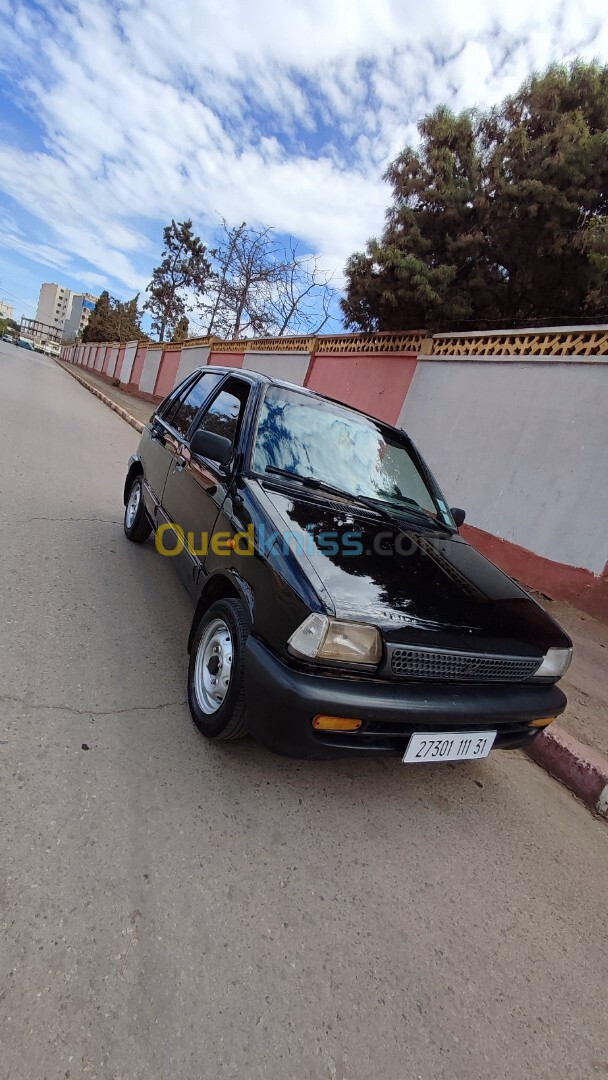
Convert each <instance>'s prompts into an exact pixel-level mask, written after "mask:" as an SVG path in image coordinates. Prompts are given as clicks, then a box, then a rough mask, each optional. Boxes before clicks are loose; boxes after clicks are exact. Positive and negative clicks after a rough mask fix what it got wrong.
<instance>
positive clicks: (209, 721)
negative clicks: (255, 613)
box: [188, 599, 249, 739]
mask: <svg viewBox="0 0 608 1080" xmlns="http://www.w3.org/2000/svg"><path fill="white" fill-rule="evenodd" d="M248 633H249V624H248V620H247V616H246V614H245V609H244V607H243V605H242V604H241V602H240V601H239V600H232V599H230V600H217V601H216V603H215V604H212V605H211V607H210V608H209V609H208V610H207V611H206V612H205V614H204V615H203V617H202V619H201V621H200V623H199V625H198V627H197V631H196V634H195V636H194V641H193V643H192V651H191V653H190V664H189V667H188V704H189V706H190V712H191V714H192V719H193V720H194V723H195V724H196V726H197V728H198V729H199V731H200V732H201V733H202V734H203V735H205V736H206V737H207V738H208V739H240V738H242V736H243V735H245V734H246V733H247V723H246V716H245V688H244V685H243V668H244V659H245V642H246V640H247V635H248Z"/></svg>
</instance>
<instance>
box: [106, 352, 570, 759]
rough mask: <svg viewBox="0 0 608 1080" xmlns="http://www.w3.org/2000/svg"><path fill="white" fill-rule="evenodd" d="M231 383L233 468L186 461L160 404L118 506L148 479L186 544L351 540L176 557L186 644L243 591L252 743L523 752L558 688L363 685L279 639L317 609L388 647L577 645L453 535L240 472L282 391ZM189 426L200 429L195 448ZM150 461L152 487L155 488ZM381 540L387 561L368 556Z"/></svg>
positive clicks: (160, 518) (251, 377) (326, 752)
mask: <svg viewBox="0 0 608 1080" xmlns="http://www.w3.org/2000/svg"><path fill="white" fill-rule="evenodd" d="M203 370H205V371H212V370H218V371H221V370H222V369H213V368H205V369H203ZM224 371H225V376H226V378H239V379H243V380H245V381H246V382H247V383H248V384H249V387H250V393H249V400H248V402H247V405H246V408H245V414H244V417H243V421H242V424H241V429H240V435H239V445H238V446H237V447H235V454H234V456H233V460H232V463H231V466H229V467H222V466H218V465H217V463H213V462H210V461H208V460H203V459H195V458H193V457H191V455H190V452H189V447H188V442H187V440H184V439H183V438H182V437H181V436H177V435H176V433H175V432H174V431H172V430H171V429H170V427H168V426H167V425H166V424H165V423H164V422H163V420H162V411H163V406H164V404H165V403H163V404H162V405H161V406H159V407H158V409H157V411H156V413H155V414H154V415H153V416H152V418H151V421H150V423H149V424H148V426H147V427H146V429H145V430H144V433H143V435H142V439H141V443H140V448H139V450H138V453H137V454H136V455H134V457H133V458H132V459H131V461H130V463H129V472H128V475H127V482H126V484H125V501H126V493H127V490H128V487H129V483H130V481H129V477H131V476H132V475H133V471H141V472H143V474H144V481H145V483H144V493H145V505H146V511H147V513H148V515H149V517H150V520H151V522H152V524H153V526H154V527H157V526H158V525H160V524H162V523H169V522H171V521H176V522H177V523H178V524H180V525H182V527H183V528H184V531H185V532H187V531H188V530H191V531H193V532H194V533H195V535H196V536H200V532H201V530H208V531H209V532H216V533H217V532H227V533H230V534H231V535H234V534H235V533H238V532H244V531H246V530H247V528H248V526H251V525H253V526H254V529H255V531H256V536H257V534H258V531H259V529H260V526H261V525H264V528H265V530H266V533H267V534H268V533H271V532H274V531H276V530H280V531H287V532H292V533H293V532H300V533H303V534H304V533H305V532H306V530H307V529H308V531H309V532H310V534H312V536H313V537H316V538H318V536H319V534H320V533H324V532H328V531H335V530H339V531H341V532H342V531H344V530H356V531H357V532H359V533H360V534H361V538H362V543H363V549H364V550H363V553H362V554H360V555H357V556H353V555H348V554H345V553H344V552H342V551H338V552H337V553H336V554H334V553H333V552H332V553H327V552H326V551H323V550H321V549H320V548H316V550H315V551H314V554H312V555H310V554H307V553H305V552H303V551H301V550H298V547H297V545H296V544H295V543H290V544H288V545H285V544H283V543H282V542H281V541H280V540H279V541H278V542H276V543H274V544H273V546H272V547H271V549H270V550H269V551H267V552H266V553H265V554H264V555H262V554H261V553H260V551H259V549H257V548H256V550H255V551H254V553H253V554H252V555H238V554H235V553H234V552H230V553H229V554H216V553H214V552H213V551H211V550H210V551H209V552H208V553H207V555H206V556H204V557H203V556H193V555H192V554H191V553H189V552H187V551H184V552H183V553H182V554H181V555H179V556H175V557H174V558H173V559H172V560H171V561H173V562H175V563H176V567H177V569H178V571H179V573H180V577H181V578H182V581H183V582H184V584H185V586H186V588H187V589H188V592H189V593H190V595H191V596H192V598H193V600H194V602H195V617H194V622H193V629H192V632H191V635H190V642H191V640H192V636H193V631H194V629H195V627H196V624H197V621H198V618H199V617H200V615H201V613H202V611H204V610H205V608H206V606H208V602H209V601H210V600H213V599H214V598H216V596H217V595H220V594H221V592H222V589H224V588H227V589H228V590H229V591H232V592H233V593H236V595H238V596H239V598H240V599H241V600H242V602H243V604H244V605H245V607H246V609H247V610H248V611H249V613H250V618H251V636H250V639H249V644H248V647H247V654H246V678H247V682H248V690H247V694H248V702H249V704H250V716H249V726H250V728H251V730H252V732H253V733H254V734H255V735H256V737H257V738H258V739H259V740H260V741H261V742H263V743H265V744H266V745H268V746H270V748H271V749H273V750H275V751H277V752H279V753H289V754H295V755H301V756H306V757H333V756H336V755H343V754H353V753H361V752H368V753H378V752H389V753H390V752H397V751H398V752H400V753H403V750H404V749H405V746H406V745H407V739H408V737H409V733H411V731H413V730H426V729H427V728H425V724H426V725H430V730H435V729H437V730H440V731H441V730H450V729H451V728H453V727H454V725H455V724H457V725H458V728H459V730H460V729H463V730H465V729H466V730H468V727H467V724H468V725H469V726H471V725H472V730H475V729H477V730H479V729H480V728H487V727H490V726H491V727H497V728H498V729H499V734H498V737H497V740H496V742H495V746H497V747H500V746H504V747H511V746H520V745H525V744H526V743H527V742H529V741H531V739H532V738H533V737H534V736H535V735H536V734H537V729H534V728H532V729H531V728H529V727H528V724H529V723H530V721H531V720H533V719H537V718H541V717H548V716H554V715H557V714H559V713H560V712H562V711H563V709H564V707H565V704H566V699H565V696H564V695H563V693H562V691H561V690H559V689H558V688H557V687H556V686H554V685H552V684H551V685H547V684H545V685H543V684H542V682H541V683H540V684H535V685H530V684H529V683H527V684H523V685H520V684H518V685H513V684H500V683H498V684H490V685H488V684H485V685H481V684H475V683H461V684H456V685H455V684H439V683H428V682H426V683H417V684H415V683H412V682H409V681H406V680H397V679H395V678H389V675H388V673H387V672H386V670H385V667H384V666H383V664H380V665H379V667H378V668H377V669H376V670H371V671H365V672H362V670H361V669H360V668H356V669H355V668H352V669H349V668H348V667H347V666H344V665H335V664H334V665H332V664H329V663H326V664H324V665H320V664H318V663H316V662H315V663H311V662H303V661H299V660H297V659H295V658H294V657H292V656H291V655H290V654H289V652H288V649H287V641H288V638H289V637H290V635H291V634H292V633H293V632H294V630H295V629H296V628H297V627H298V626H299V625H300V624H301V623H302V621H303V620H304V619H305V618H306V616H307V615H308V614H310V612H311V611H317V612H322V613H325V614H328V615H336V616H338V617H342V618H345V619H353V620H356V621H369V622H371V623H373V624H374V625H376V626H378V627H380V629H381V631H382V634H383V638H384V641H385V643H388V642H390V643H401V644H403V643H409V644H417V645H421V646H422V645H425V646H430V645H432V646H433V647H435V648H448V649H454V650H464V651H467V650H468V651H476V652H482V653H487V654H497V653H498V654H501V655H508V656H513V657H517V656H523V655H525V656H538V657H539V658H541V657H542V656H543V655H544V654H545V652H546V651H547V649H548V648H550V647H558V648H560V647H561V648H565V647H568V646H569V645H570V641H569V639H568V637H567V636H566V635H565V634H564V632H563V631H562V630H561V628H560V627H559V626H558V625H557V623H555V622H554V620H553V619H551V617H550V616H549V615H548V614H547V613H546V612H545V611H544V609H542V608H541V607H540V606H539V605H538V604H537V603H536V602H535V601H534V600H533V599H532V598H531V597H529V596H528V594H527V593H526V592H525V591H524V590H523V589H521V588H520V587H519V586H518V585H517V584H516V583H515V582H514V581H512V580H511V579H510V578H509V577H508V576H507V575H506V574H504V573H503V572H502V571H501V570H499V569H498V568H497V567H496V566H494V565H493V564H492V563H491V562H489V560H487V559H485V558H484V557H483V556H482V555H481V554H480V553H479V552H477V551H476V550H475V549H474V548H472V547H471V546H470V545H469V544H468V543H467V542H466V541H465V540H464V539H463V538H462V537H461V536H460V535H459V534H458V533H457V532H456V533H454V535H450V533H449V531H448V530H437V529H433V528H431V527H429V528H427V529H425V528H423V527H421V526H420V525H418V524H414V523H412V521H408V520H407V516H406V515H404V516H401V517H400V518H399V520H397V515H395V519H394V520H393V521H392V522H390V523H389V522H387V521H386V520H384V519H383V518H382V517H380V516H379V515H377V514H375V513H374V511H373V510H368V509H366V508H362V507H358V506H356V505H354V504H353V503H352V501H350V500H349V499H348V497H345V498H344V499H343V500H342V499H339V498H337V497H334V496H331V497H328V496H326V495H323V493H321V492H314V491H311V490H307V489H305V488H303V487H302V485H299V484H298V483H297V482H293V481H290V480H289V479H285V478H281V477H278V476H272V477H271V476H265V477H259V476H256V475H254V474H251V473H250V472H248V471H247V463H248V461H249V460H250V456H251V446H252V440H253V434H254V430H255V417H256V415H257V410H258V407H259V403H260V400H261V397H262V395H263V392H264V388H265V387H266V386H268V385H269V384H270V383H279V381H278V380H272V379H270V378H268V377H266V376H263V375H258V374H256V373H253V372H244V371H241V370H239V369H224ZM192 378H193V376H192V375H191V376H189V377H188V380H186V381H185V382H189V381H191V380H192ZM223 385H225V382H222V383H220V384H219V385H218V386H217V387H216V388H215V390H214V391H213V393H212V395H211V398H210V399H208V401H207V402H206V403H205V408H206V407H207V406H208V404H209V401H210V400H211V399H212V398H213V397H214V396H215V395H216V394H217V393H219V392H220V391H221V388H222V386H223ZM279 385H281V384H280V383H279ZM179 389H180V388H177V390H176V391H173V393H172V395H170V399H167V400H173V399H174V397H175V395H176V394H177V393H178V392H179ZM298 389H300V388H298ZM302 392H304V393H310V391H302ZM198 422H199V417H198V416H197V417H196V419H195V421H194V422H193V424H192V427H191V429H190V432H189V435H191V434H192V432H193V431H194V430H195V429H196V425H197V423H198ZM161 445H162V447H163V448H164V449H163V452H162V453H161V450H160V446H161ZM159 458H162V459H163V464H162V465H161V467H160V469H159V467H158V462H159ZM148 462H150V464H151V465H152V472H153V479H154V481H155V484H154V485H150V484H149V482H148V476H147V469H148ZM163 472H164V480H163V479H162V475H161V474H163ZM159 477H160V479H159ZM159 487H162V489H161V490H160V491H159V490H158V488H159ZM165 499H168V505H165ZM159 504H161V505H159ZM379 532H381V533H383V534H384V541H385V543H386V547H387V549H390V550H391V551H392V553H391V554H383V555H379V554H376V553H374V550H373V544H374V537H375V536H377V534H378V533H379ZM399 536H401V537H404V538H405V545H404V546H405V548H406V549H407V550H406V553H405V554H399V553H397V552H395V551H394V547H395V539H396V538H397V537H399ZM357 709H358V711H354V710H357ZM319 711H324V712H329V713H332V714H333V715H342V716H352V715H355V716H361V717H362V718H363V719H364V721H365V723H364V726H363V728H362V729H361V732H360V733H359V732H358V733H356V734H355V735H344V734H340V735H321V734H320V733H317V732H313V730H312V726H311V722H312V718H313V717H314V715H315V714H316V713H317V712H319ZM378 725H379V726H378Z"/></svg>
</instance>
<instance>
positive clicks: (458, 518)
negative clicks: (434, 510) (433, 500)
mask: <svg viewBox="0 0 608 1080" xmlns="http://www.w3.org/2000/svg"><path fill="white" fill-rule="evenodd" d="M450 514H451V515H452V517H453V518H454V522H455V524H456V528H457V529H459V528H460V526H461V525H462V523H463V521H464V519H465V517H466V516H467V515H466V511H465V510H459V509H458V507H457V506H451V507H450Z"/></svg>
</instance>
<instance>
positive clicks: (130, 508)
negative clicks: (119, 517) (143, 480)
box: [125, 483, 141, 529]
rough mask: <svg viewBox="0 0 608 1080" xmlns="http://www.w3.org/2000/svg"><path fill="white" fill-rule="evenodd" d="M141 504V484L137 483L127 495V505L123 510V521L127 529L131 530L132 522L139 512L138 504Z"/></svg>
mask: <svg viewBox="0 0 608 1080" xmlns="http://www.w3.org/2000/svg"><path fill="white" fill-rule="evenodd" d="M140 502H141V484H140V483H137V484H134V486H133V487H132V488H131V494H130V495H129V501H128V503H127V509H126V510H125V521H126V523H127V529H132V528H133V522H134V521H135V518H136V517H137V511H138V510H139V504H140Z"/></svg>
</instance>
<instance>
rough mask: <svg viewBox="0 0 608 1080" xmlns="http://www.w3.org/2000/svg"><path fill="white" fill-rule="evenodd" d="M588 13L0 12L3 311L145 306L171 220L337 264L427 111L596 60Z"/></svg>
mask: <svg viewBox="0 0 608 1080" xmlns="http://www.w3.org/2000/svg"><path fill="white" fill-rule="evenodd" d="M605 11H606V4H605V0H580V2H576V3H575V2H568V3H560V2H555V0H537V2H536V3H534V4H530V3H529V0H494V2H493V3H492V4H489V3H487V0H462V2H461V3H459V4H455V3H454V2H453V0H428V2H426V3H424V4H420V3H412V2H405V0H292V2H291V3H285V0H256V2H255V3H252V2H251V0H248V2H247V0H222V3H221V4H218V3H217V2H214V3H211V2H210V0H209V2H208V0H172V2H171V4H167V3H166V0H145V2H141V0H65V2H61V0H58V2H56V3H54V4H48V3H46V0H40V2H34V0H30V2H28V3H14V2H12V0H0V103H1V108H0V298H5V299H9V300H11V301H12V297H17V298H18V299H16V300H14V301H12V302H14V303H15V307H16V314H17V315H18V316H20V315H21V314H26V315H27V314H31V313H32V309H33V308H35V305H36V301H37V296H38V290H39V287H40V284H41V283H42V282H43V281H58V282H60V283H62V284H67V285H68V286H70V287H71V288H75V289H88V290H90V291H93V292H99V291H100V290H101V289H102V288H108V289H109V290H110V292H112V293H113V294H114V295H116V296H119V297H121V298H126V297H129V296H132V295H133V294H134V293H135V292H137V291H141V292H143V290H144V289H145V286H146V284H147V282H148V281H149V279H150V272H151V269H152V267H153V266H154V265H155V262H157V261H158V255H159V253H160V249H161V246H162V228H163V226H164V225H165V224H166V223H167V222H168V221H169V220H170V219H171V218H172V217H175V218H177V219H181V218H184V217H192V218H193V220H194V222H195V224H196V226H197V229H198V231H199V232H200V234H201V235H202V236H203V239H205V240H209V239H210V237H211V235H212V232H213V228H214V226H215V224H216V222H217V218H218V215H223V216H224V217H225V218H226V219H227V220H228V222H229V223H231V224H237V223H239V222H241V221H243V220H246V221H247V222H249V223H250V224H267V225H272V226H273V227H275V228H276V229H277V232H278V233H279V234H285V235H287V234H289V235H293V236H294V237H296V239H297V240H298V241H299V244H300V249H301V251H303V252H310V253H314V254H315V255H318V256H319V257H320V259H321V262H322V265H323V267H324V268H325V269H327V270H329V271H332V272H333V273H334V274H335V281H336V282H338V283H339V282H340V280H341V274H342V270H343V267H344V262H345V259H346V258H347V256H348V255H349V254H350V253H351V252H352V251H354V250H356V249H358V248H361V247H362V246H363V245H364V244H365V242H366V240H367V238H368V237H369V236H370V235H373V234H376V233H377V232H378V231H379V230H380V229H381V228H382V221H383V213H384V208H385V206H386V204H387V201H388V198H389V190H388V188H387V187H386V185H385V184H384V183H383V181H382V179H381V177H382V173H383V171H384V168H385V167H386V165H387V163H388V162H389V161H390V160H391V158H393V157H394V156H395V154H396V153H397V152H398V151H399V149H400V148H401V147H402V146H403V145H404V144H405V143H406V142H408V141H415V139H416V122H417V120H418V119H419V118H420V117H421V116H422V115H424V114H425V113H426V112H428V111H429V110H430V109H431V108H433V107H434V106H436V105H437V104H439V103H440V102H447V104H449V105H450V106H452V107H453V108H455V109H460V108H465V107H469V106H474V105H480V106H486V105H488V104H491V103H493V102H495V101H498V100H500V99H501V98H502V97H504V95H505V94H507V93H509V92H511V91H512V90H513V89H515V88H516V87H517V86H518V85H519V83H520V82H521V81H522V79H523V78H525V77H526V75H527V74H528V73H529V72H530V71H532V70H533V69H542V68H543V67H545V66H546V65H547V64H548V63H549V62H551V61H553V60H568V59H572V58H573V57H574V56H576V55H577V54H578V55H583V56H586V57H589V58H591V57H594V56H595V57H598V58H600V59H602V60H608V16H607V15H606V14H605Z"/></svg>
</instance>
